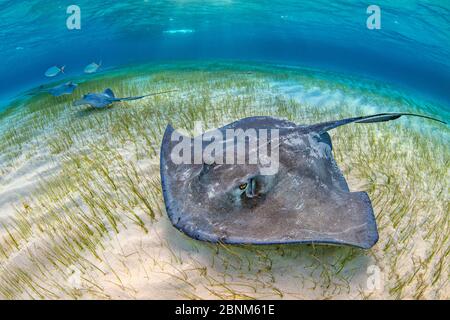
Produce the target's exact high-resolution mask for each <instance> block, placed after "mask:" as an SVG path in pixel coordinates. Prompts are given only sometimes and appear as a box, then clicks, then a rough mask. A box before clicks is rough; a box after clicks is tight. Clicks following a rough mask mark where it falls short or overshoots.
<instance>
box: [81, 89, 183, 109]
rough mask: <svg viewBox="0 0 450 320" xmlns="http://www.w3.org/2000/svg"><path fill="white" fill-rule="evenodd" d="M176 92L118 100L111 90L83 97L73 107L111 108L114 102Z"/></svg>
mask: <svg viewBox="0 0 450 320" xmlns="http://www.w3.org/2000/svg"><path fill="white" fill-rule="evenodd" d="M174 91H176V90H168V91H163V92H156V93H150V94H146V95H143V96H137V97H126V98H116V96H115V95H114V92H113V91H112V90H111V89H109V88H108V89H106V90H105V91H103V92H101V93H88V94H85V95H84V96H83V98H81V99H79V100H76V101H75V102H74V103H73V105H74V106H81V105H89V106H91V107H93V108H96V109H103V108H106V107H109V106H110V105H112V104H113V103H114V102H120V101H131V100H139V99H142V98H145V97H150V96H154V95H157V94H163V93H169V92H174Z"/></svg>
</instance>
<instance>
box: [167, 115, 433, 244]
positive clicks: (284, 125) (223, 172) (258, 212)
mask: <svg viewBox="0 0 450 320" xmlns="http://www.w3.org/2000/svg"><path fill="white" fill-rule="evenodd" d="M401 116H418V117H422V118H427V119H431V120H436V121H439V122H442V121H440V120H437V119H433V118H430V117H427V116H422V115H415V114H409V113H382V114H376V115H372V116H365V117H355V118H348V119H342V120H336V121H328V122H323V123H317V124H312V125H297V124H295V123H293V122H290V121H287V120H280V119H276V118H272V117H264V116H260V117H249V118H244V119H241V120H238V121H236V122H233V123H231V124H228V125H226V126H224V127H222V128H220V129H218V130H217V131H215V133H220V135H219V136H222V137H223V136H226V132H227V131H228V130H232V132H236V131H237V130H239V131H240V132H241V133H242V132H245V131H247V130H254V131H255V132H256V131H259V130H261V129H262V130H266V132H267V130H272V129H277V130H278V134H279V139H277V140H276V142H275V143H273V144H272V146H273V145H275V147H277V148H278V159H277V161H276V162H277V163H278V170H276V172H273V173H271V174H270V175H269V174H263V173H264V172H263V169H264V167H265V165H264V164H263V163H262V162H263V161H262V160H261V159H259V161H256V162H253V163H252V164H251V163H242V162H241V163H242V164H235V163H234V164H233V163H231V164H230V163H226V162H223V152H220V153H219V157H218V158H216V157H217V155H215V156H214V157H215V158H214V159H213V161H212V163H211V161H210V160H211V159H210V160H208V162H206V161H205V160H203V162H202V161H201V159H200V161H195V160H192V159H194V157H195V155H194V153H195V150H196V148H199V150H200V151H203V152H204V151H205V150H206V149H207V148H208V149H209V150H211V143H212V141H211V137H209V138H206V139H205V137H207V134H208V133H205V134H203V135H201V136H199V137H197V138H200V139H198V140H197V139H194V138H190V137H183V136H182V135H181V134H179V133H177V132H175V130H174V128H173V127H172V126H170V125H168V126H167V129H166V132H165V133H164V137H163V140H162V144H161V157H160V161H161V167H160V170H161V183H162V190H163V196H164V202H165V205H166V211H167V214H168V216H169V218H170V220H171V222H172V224H173V225H174V226H175V227H176V228H177V229H179V230H180V231H182V232H184V233H185V234H187V235H188V236H190V237H192V238H194V239H198V240H203V241H209V242H222V243H228V244H286V243H309V244H311V243H313V244H334V245H349V246H354V247H358V248H364V249H368V248H370V247H372V246H373V245H374V244H375V243H376V242H377V240H378V231H377V224H376V220H375V216H374V212H373V208H372V204H371V201H370V199H369V196H368V194H367V193H366V192H363V191H360V192H351V191H350V189H349V187H348V184H347V181H346V180H345V178H344V176H343V175H342V173H341V170H340V169H339V167H338V165H337V163H336V161H335V160H334V157H333V153H332V143H331V138H330V135H329V134H328V131H329V130H331V129H334V128H337V127H340V126H342V125H347V124H350V123H376V122H384V121H390V120H395V119H398V118H400V117H401ZM174 132H175V133H177V134H176V138H175V139H174V136H173V135H172V134H173V133H174ZM260 132H261V131H260ZM179 138H182V141H183V145H185V146H186V148H187V149H183V150H182V152H183V155H184V154H185V152H186V154H188V158H189V160H190V162H189V161H188V162H187V163H186V162H185V163H181V164H179V163H178V162H176V161H175V162H174V161H173V160H172V156H173V155H174V154H175V155H178V154H180V149H179V145H178V144H179V141H180V139H179ZM266 138H267V134H266ZM213 139H214V141H215V140H216V138H213ZM227 139H229V138H228V137H227ZM256 139H257V140H258V144H253V146H250V145H249V146H248V147H245V158H244V159H248V158H249V156H250V155H251V154H256V153H257V154H260V152H262V154H263V155H265V154H266V153H267V146H268V145H271V143H272V142H268V143H267V142H266V139H265V138H263V140H261V135H259V136H258V137H257V138H256ZM198 141H200V143H198ZM227 141H232V144H233V145H232V146H230V147H228V146H227V145H226V144H227ZM234 141H235V140H234V138H232V139H229V140H225V141H222V140H219V144H220V146H222V148H223V149H221V150H226V152H227V154H226V157H227V159H228V156H229V155H228V151H230V155H231V156H232V157H231V159H236V158H237V157H239V154H238V153H237V150H236V149H237V148H236V147H235V145H234ZM261 141H263V143H261ZM184 142H187V144H185V143H184ZM196 146H197V147H196ZM264 149H265V150H266V151H264ZM186 150H187V151H186ZM214 150H217V149H214ZM261 150H263V151H261ZM215 152H216V151H215ZM217 159H219V161H217ZM241 159H242V158H241ZM238 161H239V160H238ZM232 162H234V161H232ZM245 162H247V161H245Z"/></svg>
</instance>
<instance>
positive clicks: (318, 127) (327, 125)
mask: <svg viewBox="0 0 450 320" xmlns="http://www.w3.org/2000/svg"><path fill="white" fill-rule="evenodd" d="M401 116H413V117H420V118H425V119H429V120H433V121H437V122H440V123H443V124H447V123H446V122H444V121H442V120H439V119H436V118H432V117H429V116H426V115H421V114H415V113H379V114H374V115H371V116H365V117H355V118H347V119H342V120H336V121H328V122H322V123H318V124H315V125H312V126H310V129H312V130H311V131H316V132H319V133H323V132H326V131H328V130H331V129H334V128H337V127H340V126H343V125H346V124H349V123H377V122H386V121H391V120H395V119H398V118H400V117H401Z"/></svg>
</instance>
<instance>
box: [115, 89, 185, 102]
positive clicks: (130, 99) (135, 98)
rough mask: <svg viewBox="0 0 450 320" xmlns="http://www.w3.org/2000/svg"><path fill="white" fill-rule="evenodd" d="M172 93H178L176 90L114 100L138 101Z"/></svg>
mask: <svg viewBox="0 0 450 320" xmlns="http://www.w3.org/2000/svg"><path fill="white" fill-rule="evenodd" d="M174 91H178V90H168V91H161V92H155V93H150V94H145V95H143V96H138V97H128V98H116V101H132V100H139V99H142V98H145V97H150V96H156V95H158V94H163V93H169V92H174Z"/></svg>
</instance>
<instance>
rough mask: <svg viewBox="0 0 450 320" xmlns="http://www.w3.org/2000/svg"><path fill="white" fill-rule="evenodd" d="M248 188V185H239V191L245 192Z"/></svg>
mask: <svg viewBox="0 0 450 320" xmlns="http://www.w3.org/2000/svg"><path fill="white" fill-rule="evenodd" d="M247 186H248V183H243V184H241V185H239V189H240V190H245V189H247Z"/></svg>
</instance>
